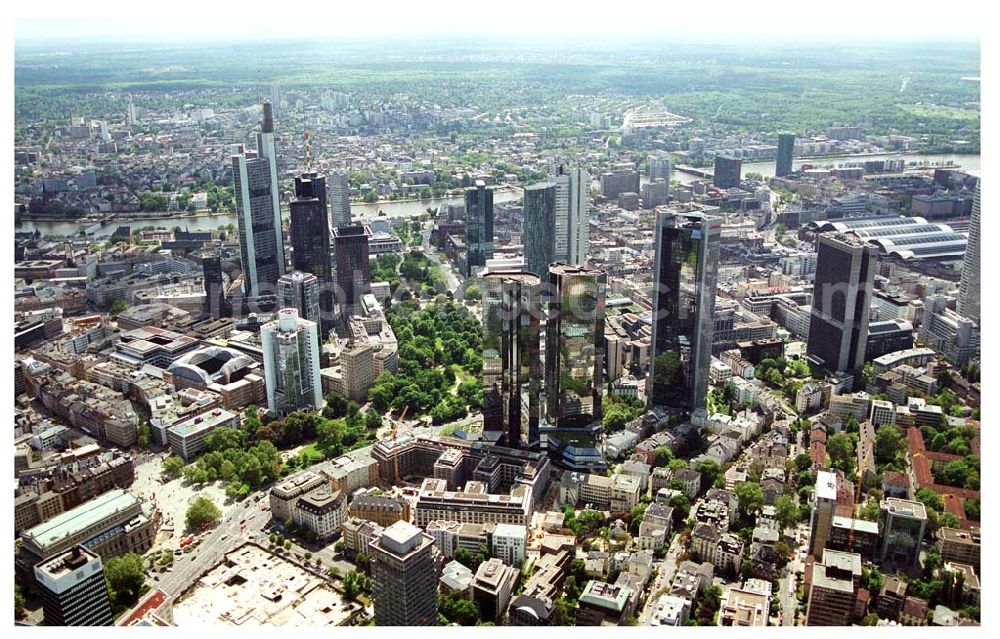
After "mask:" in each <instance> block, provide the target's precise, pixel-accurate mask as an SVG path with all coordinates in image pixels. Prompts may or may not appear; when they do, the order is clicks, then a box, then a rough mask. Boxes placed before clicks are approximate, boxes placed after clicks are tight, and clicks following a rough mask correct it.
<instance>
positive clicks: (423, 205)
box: [17, 153, 980, 237]
mask: <svg viewBox="0 0 1000 639" xmlns="http://www.w3.org/2000/svg"><path fill="white" fill-rule="evenodd" d="M888 159H902V160H905V161H906V162H907V163H910V162H948V161H952V162H954V163H955V164H957V165H959V166H961V167H962V168H963V169H966V170H970V171H972V170H979V166H980V156H979V155H978V154H975V155H955V154H942V155H927V154H922V153H905V154H900V153H895V154H893V153H888V154H882V155H866V156H863V157H837V158H833V157H831V158H821V159H800V160H795V163H794V166H795V168H798V167H800V166H802V165H803V164H812V165H814V166H828V165H830V166H836V165H838V164H843V163H845V162H862V161H864V160H888ZM747 173H760V174H762V175H764V176H765V177H773V176H774V161H770V162H750V163H747V164H744V165H743V175H746V174H747ZM673 179H675V180H677V181H678V182H680V183H681V184H691V183H692V182H694V181H696V180H699V179H701V178H698V177H696V176H694V175H689V174H687V173H681V172H680V171H674V175H673ZM648 181H649V179H648V178H647V177H645V176H643V177H642V183H644V184H645V183H646V182H648ZM595 186H596V184H595ZM520 197H521V189H520V188H517V187H510V188H505V189H503V190H498V191H496V192H495V193H494V196H493V201H494V202H495V203H498V204H499V203H500V202H510V201H513V200H517V199H519V198H520ZM463 201H464V199H463V197H462V196H457V197H442V198H431V199H429V200H396V201H394V202H391V201H387V202H377V203H374V204H364V203H357V204H352V205H351V214H352V215H353V216H355V217H362V216H364V217H369V218H373V217H378V215H379V211H382V213H384V215H385V217H412V216H414V215H420V214H422V213H425V212H426V211H427V208H428V207H430V208H434V209H436V208H437V207H439V206H440V205H441V204H444V203H448V204H460V203H462V202H463ZM223 224H233V225H235V224H236V215H235V214H233V213H219V214H217V215H200V216H180V215H172V216H163V217H154V218H143V219H140V220H132V221H124V220H123V221H117V220H115V221H112V222H111V223H110V224H108V225H107V226H104V227H101V228H100V229H98V230H97V231H96V232H95V233H94V236H95V237H108V236H110V235H111V234H112V233H114V231H115V229H116V228H118V227H119V226H131V227H132V228H139V227H143V226H158V227H162V228H173V227H174V226H179V227H181V228H182V229H185V230H187V231H211V230H215V229H217V228H219V226H221V225H223ZM92 225H93V222H89V221H79V222H57V221H49V220H25V221H23V222H21V224H18V225H17V230H18V231H34V230H36V229H38V230H40V231H41V232H42V234H44V235H47V236H65V235H75V234H76V233H78V232H80V231H82V230H83V229H86V228H87V227H89V226H92Z"/></svg>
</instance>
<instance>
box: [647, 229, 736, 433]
mask: <svg viewBox="0 0 1000 639" xmlns="http://www.w3.org/2000/svg"><path fill="white" fill-rule="evenodd" d="M721 227H722V220H721V219H719V218H717V217H711V216H708V215H705V214H704V213H701V212H691V213H682V212H675V211H667V212H663V213H660V215H659V217H658V219H657V222H656V254H655V258H654V265H655V266H654V269H655V272H654V280H653V283H654V285H653V335H652V352H651V353H650V359H651V363H650V374H649V381H648V386H649V387H648V396H649V403H650V405H651V406H659V407H662V408H665V409H668V410H671V411H678V412H683V413H690V412H692V411H695V410H697V409H699V408H704V407H705V397H706V395H707V394H708V376H709V366H710V363H711V357H712V335H713V329H714V325H715V317H714V316H715V283H716V279H717V275H718V271H719V241H720V238H721V233H722V231H721Z"/></svg>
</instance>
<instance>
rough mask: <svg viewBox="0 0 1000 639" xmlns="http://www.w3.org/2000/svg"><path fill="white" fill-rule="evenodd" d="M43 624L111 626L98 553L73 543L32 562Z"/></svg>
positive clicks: (112, 621) (102, 571) (111, 618)
mask: <svg viewBox="0 0 1000 639" xmlns="http://www.w3.org/2000/svg"><path fill="white" fill-rule="evenodd" d="M35 579H36V580H37V581H38V587H39V590H40V591H41V599H42V609H43V611H44V618H45V625H46V626H111V625H113V624H114V619H113V617H112V615H111V602H110V600H109V599H108V588H107V585H106V583H105V580H104V570H103V567H102V563H101V558H100V556H98V555H96V554H94V553H93V552H91V551H89V550H87V549H86V548H84V547H83V546H73V548H71V549H70V550H67V551H66V552H64V553H61V554H59V555H57V556H55V557H53V558H51V559H49V560H47V561H45V562H44V563H41V564H39V565H37V566H35Z"/></svg>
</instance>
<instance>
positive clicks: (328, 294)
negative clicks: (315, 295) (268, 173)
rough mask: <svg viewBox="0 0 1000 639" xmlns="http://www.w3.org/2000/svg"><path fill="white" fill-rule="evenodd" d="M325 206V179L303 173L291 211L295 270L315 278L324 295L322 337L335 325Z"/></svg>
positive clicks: (321, 295) (322, 303) (328, 218)
mask: <svg viewBox="0 0 1000 639" xmlns="http://www.w3.org/2000/svg"><path fill="white" fill-rule="evenodd" d="M326 202H327V200H326V178H325V177H323V176H322V175H319V174H317V173H303V174H302V175H301V176H299V177H297V178H295V198H294V199H293V200H292V202H291V204H289V207H288V208H289V210H290V211H291V218H292V225H291V226H292V228H291V236H292V270H294V271H301V272H303V273H309V274H311V275H315V276H316V279H317V281H318V283H319V287H320V291H321V294H320V309H321V311H322V315H321V317H322V318H323V320H322V321H321V322H320V324H321V329H322V334H323V335H326V333H327V331H329V330H330V329H331V328H332V327H333V324H334V322H333V304H334V299H333V290H332V288H333V259H332V257H331V252H330V217H329V213H328V208H327V203H326ZM307 319H311V320H315V319H316V318H314V317H308V318H307Z"/></svg>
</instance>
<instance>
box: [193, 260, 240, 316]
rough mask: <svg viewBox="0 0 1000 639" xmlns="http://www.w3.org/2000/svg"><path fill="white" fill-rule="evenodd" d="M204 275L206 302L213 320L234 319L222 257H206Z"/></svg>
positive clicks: (202, 264)
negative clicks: (226, 286)
mask: <svg viewBox="0 0 1000 639" xmlns="http://www.w3.org/2000/svg"><path fill="white" fill-rule="evenodd" d="M201 270H202V274H203V275H204V285H205V301H206V303H207V304H208V314H209V315H210V316H211V317H212V319H219V318H220V317H232V315H233V308H232V305H230V303H229V300H228V299H227V298H226V290H225V282H224V281H223V276H222V257H221V256H220V255H219V254H218V253H213V254H211V255H205V256H204V257H203V258H202V260H201Z"/></svg>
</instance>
